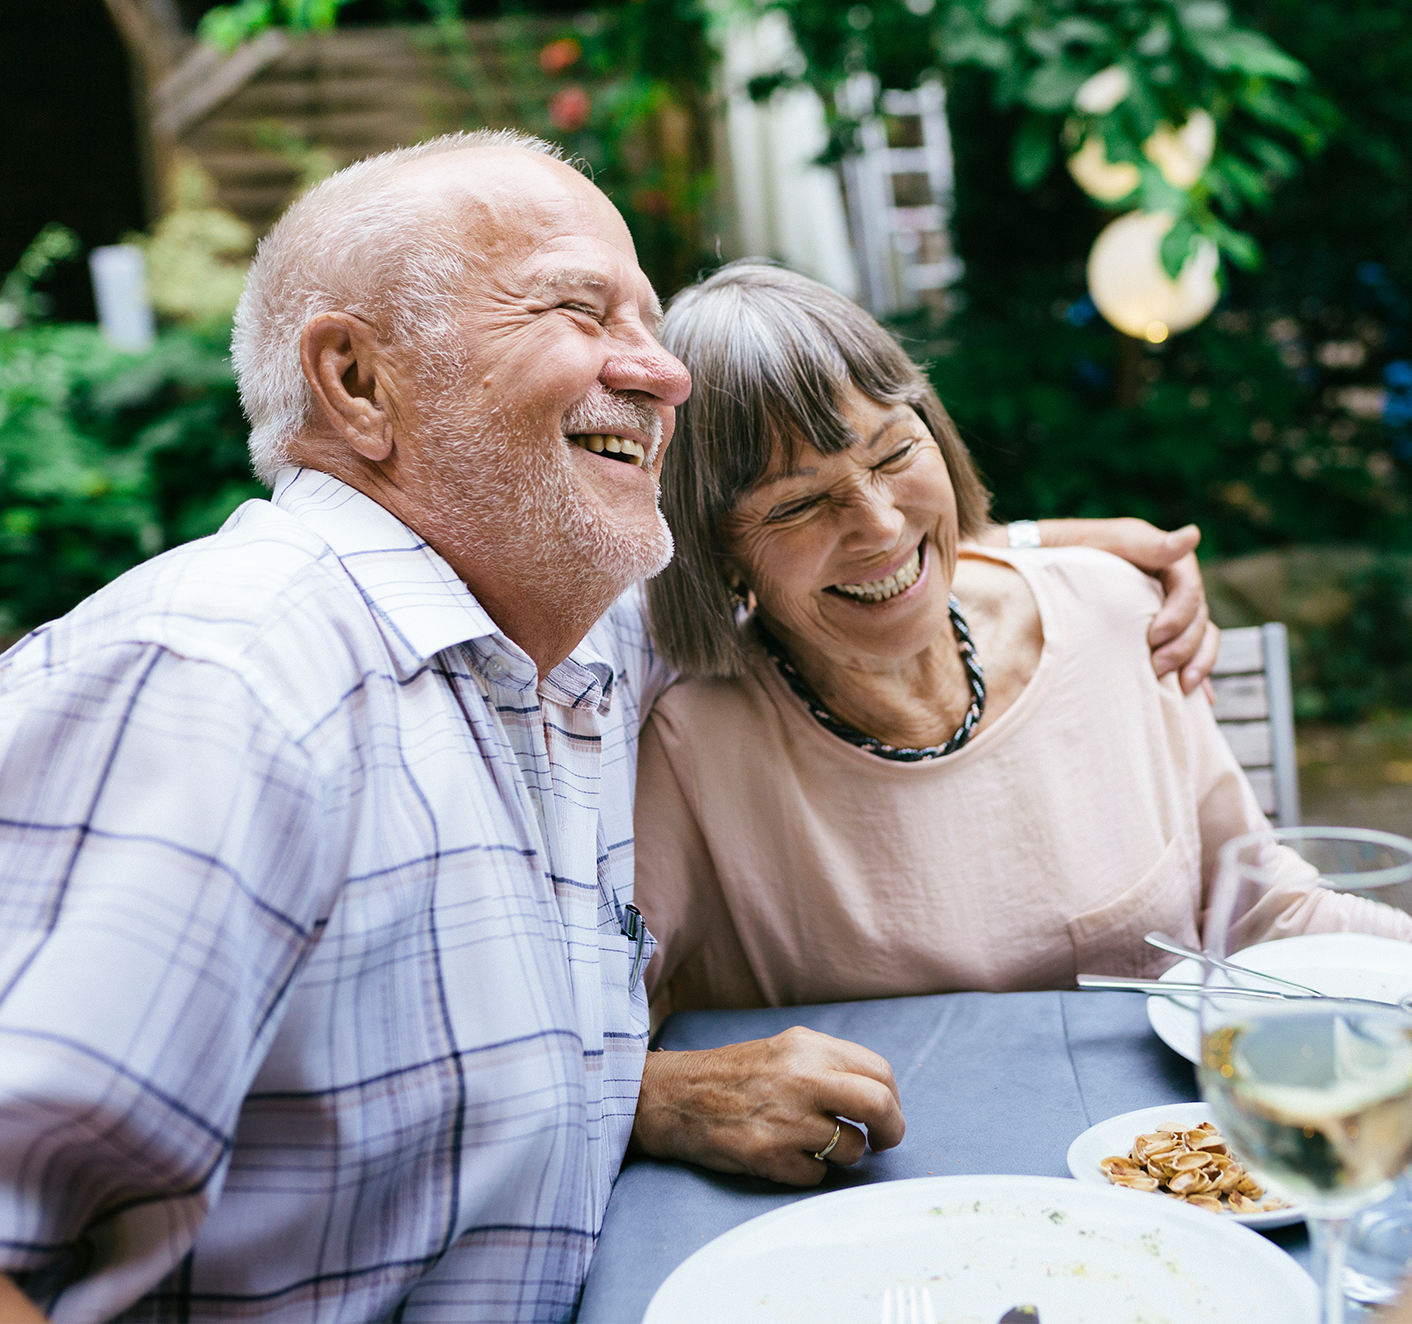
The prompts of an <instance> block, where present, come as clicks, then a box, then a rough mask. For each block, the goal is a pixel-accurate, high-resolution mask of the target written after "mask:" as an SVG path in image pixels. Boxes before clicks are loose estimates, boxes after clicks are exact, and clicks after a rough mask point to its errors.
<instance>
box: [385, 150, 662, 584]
mask: <svg viewBox="0 0 1412 1324" xmlns="http://www.w3.org/2000/svg"><path fill="white" fill-rule="evenodd" d="M472 156H474V160H473V163H472V164H473V167H474V178H475V191H474V194H471V193H470V192H469V191H467V192H466V195H465V198H464V202H462V201H461V200H460V199H457V198H455V190H456V189H457V187H458V186H457V181H456V174H455V172H456V170H457V169H458V166H459V167H460V168H462V169H464V168H465V161H464V160H463V157H464V158H470V157H472ZM487 158H490V159H487ZM502 163H503V168H500V169H497V166H500V165H501V164H502ZM409 174H413V176H414V178H413V180H412V181H411V182H412V183H413V184H414V185H420V186H424V187H429V188H436V189H438V190H443V189H449V190H450V191H451V194H452V197H453V205H454V206H455V207H456V208H457V210H458V212H459V214H461V215H463V216H464V217H465V222H464V223H465V235H466V239H465V242H466V246H467V248H468V249H470V250H472V251H473V252H474V253H475V254H476V261H475V264H474V265H475V271H476V274H475V275H473V277H472V279H471V282H470V285H469V288H468V289H467V290H466V292H465V298H464V313H463V314H462V315H461V316H460V317H459V318H458V329H457V335H456V337H455V340H456V343H455V344H454V345H447V346H445V349H446V350H448V351H450V354H449V356H448V357H449V358H450V360H451V362H453V363H454V364H455V366H454V367H448V366H445V360H444V359H443V358H442V356H440V355H439V356H437V357H438V360H439V361H438V363H437V364H435V365H434V366H432V367H430V368H429V369H426V370H423V369H421V368H419V365H418V364H417V363H416V362H415V361H411V360H409V361H408V362H407V363H406V365H405V366H406V378H405V380H407V381H408V382H409V384H411V383H415V384H414V385H412V389H411V390H410V391H408V392H407V394H406V396H405V397H404V403H405V405H406V406H407V408H406V411H405V425H406V429H407V431H406V438H407V442H408V445H407V447H406V448H405V450H406V458H408V459H409V460H410V461H411V466H410V468H414V469H415V470H416V471H417V473H416V474H415V475H414V474H413V473H412V472H408V473H407V474H406V477H407V478H408V479H409V480H411V481H413V482H418V481H420V485H422V486H424V487H426V488H430V489H433V491H428V492H426V493H425V496H428V497H434V499H433V500H432V501H431V502H430V503H429V504H430V505H431V506H432V507H433V508H435V509H439V511H440V515H439V516H438V518H448V517H449V518H452V519H454V520H455V521H456V522H457V523H458V524H459V525H460V533H461V536H462V537H463V538H464V537H465V536H466V534H467V533H469V534H470V535H471V536H472V538H473V540H474V542H475V544H476V550H477V552H478V553H479V554H483V555H486V556H492V557H506V558H509V559H511V560H513V561H514V562H515V563H516V564H517V565H520V566H523V567H525V568H526V569H529V568H531V567H532V568H533V572H534V573H536V574H538V575H542V576H546V577H548V578H550V579H552V580H555V581H559V580H563V581H564V583H565V588H566V589H567V588H568V586H569V581H571V580H574V579H577V578H579V577H581V576H582V575H583V574H584V573H591V574H594V575H597V576H599V577H600V578H601V579H602V580H603V581H604V582H605V586H607V585H608V584H611V585H612V587H613V595H614V596H616V593H617V592H621V591H622V589H624V588H626V587H627V586H628V585H629V584H631V583H633V582H634V581H635V580H637V579H640V578H643V577H644V576H647V575H651V574H655V573H656V572H657V571H658V570H660V569H661V568H662V566H664V565H665V564H666V563H667V561H668V560H669V559H670V557H671V535H670V534H669V533H668V531H667V527H666V524H665V522H664V521H663V519H662V516H661V513H660V511H659V510H658V508H657V473H658V470H659V468H660V465H661V459H662V451H663V449H664V448H665V446H666V444H667V442H668V441H669V440H670V438H671V433H672V427H673V421H674V412H673V411H674V406H676V405H678V404H680V403H681V402H682V401H683V400H685V398H686V395H687V392H688V390H689V389H690V379H689V377H688V376H687V373H686V369H685V368H684V367H682V365H681V364H680V363H679V362H678V361H677V360H676V359H675V358H673V357H672V356H671V355H670V354H668V353H667V352H666V351H665V350H664V349H663V348H662V347H661V346H660V345H659V344H658V343H657V340H656V329H657V321H658V318H659V317H660V311H661V310H660V306H659V304H658V301H657V297H656V295H655V294H654V293H653V291H652V287H651V285H650V284H649V283H648V280H647V278H646V276H645V275H644V274H643V273H642V271H641V269H640V268H639V267H638V265H637V258H636V254H635V252H634V249H633V244H632V239H631V236H630V235H629V233H628V229H627V226H626V225H625V224H624V223H623V219H622V217H621V216H620V215H619V214H618V212H617V211H616V209H615V208H614V207H613V206H612V204H611V203H610V202H609V201H608V199H607V198H606V197H604V195H603V194H602V193H601V192H599V190H598V189H597V188H595V187H594V186H593V185H592V184H591V183H589V181H588V180H586V179H585V178H584V177H583V176H581V175H580V174H578V172H576V171H574V170H572V169H570V168H569V167H567V166H565V165H563V164H561V163H559V162H556V161H553V160H551V159H549V158H547V157H541V156H536V155H533V154H530V153H527V152H523V151H489V150H482V151H479V152H476V153H474V154H471V153H466V154H452V155H448V156H446V157H440V158H433V159H431V160H428V161H427V162H425V163H424V164H420V163H419V164H418V165H415V166H413V167H411V168H410V169H409ZM416 175H421V176H422V178H421V179H417V178H415V176H416ZM473 587H474V585H473Z"/></svg>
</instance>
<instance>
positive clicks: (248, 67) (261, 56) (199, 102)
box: [152, 28, 290, 138]
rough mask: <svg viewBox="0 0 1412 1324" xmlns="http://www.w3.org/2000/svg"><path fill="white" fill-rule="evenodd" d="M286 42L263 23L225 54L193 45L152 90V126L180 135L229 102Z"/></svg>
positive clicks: (287, 39)
mask: <svg viewBox="0 0 1412 1324" xmlns="http://www.w3.org/2000/svg"><path fill="white" fill-rule="evenodd" d="M289 46H290V42H289V38H288V37H286V36H285V34H284V33H283V32H281V31H280V30H279V29H278V28H267V29H266V30H265V31H264V32H262V33H261V34H260V35H259V36H258V37H256V38H255V40H254V41H247V42H245V43H244V44H243V45H241V46H238V47H237V48H236V49H235V50H233V51H232V52H231V53H230V54H229V55H227V54H225V53H224V52H222V51H218V50H213V49H212V48H211V47H209V46H197V47H196V48H195V50H193V51H191V52H189V53H188V54H187V55H186V56H185V57H184V58H183V59H182V60H181V62H180V63H179V64H178V65H177V66H176V67H175V68H174V69H172V70H171V72H170V73H168V74H167V76H166V77H165V78H164V79H162V81H161V82H160V83H158V84H157V86H156V87H155V88H154V89H153V92H152V124H153V127H154V128H155V129H156V130H157V132H158V133H160V134H163V135H164V136H166V137H168V138H179V137H180V136H181V135H182V134H183V133H185V132H186V131H187V130H188V129H190V128H192V127H193V126H194V125H196V124H199V123H200V122H201V121H202V120H203V119H205V118H206V116H207V115H209V114H210V113H211V112H212V111H213V110H215V109H216V107H217V106H220V105H223V104H224V103H225V102H227V101H229V100H230V99H231V97H233V96H234V95H235V94H236V93H237V92H239V91H240V89H241V88H242V87H244V86H245V85H246V84H247V83H248V82H250V80H251V79H252V78H254V77H255V76H256V75H257V74H258V73H260V71H261V70H263V69H266V68H268V67H269V66H270V65H272V64H273V63H274V62H275V61H276V60H278V59H279V57H280V56H281V55H283V54H284V53H285V52H286V51H287V50H288V49H289Z"/></svg>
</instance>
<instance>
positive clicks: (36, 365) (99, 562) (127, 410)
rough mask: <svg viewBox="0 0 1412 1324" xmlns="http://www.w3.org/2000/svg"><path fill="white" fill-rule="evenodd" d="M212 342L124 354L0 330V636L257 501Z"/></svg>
mask: <svg viewBox="0 0 1412 1324" xmlns="http://www.w3.org/2000/svg"><path fill="white" fill-rule="evenodd" d="M228 335H229V328H227V329H226V331H225V333H224V334H221V333H212V334H209V335H202V334H198V333H196V332H193V331H187V330H183V329H180V328H173V329H169V330H165V331H163V332H162V333H161V335H160V336H159V337H158V338H157V342H156V343H155V344H154V345H153V347H152V348H151V349H150V350H148V351H146V352H144V353H142V354H132V353H128V352H125V351H123V350H119V349H116V348H114V347H113V346H112V345H110V344H109V343H108V342H107V341H106V340H105V339H104V338H103V335H102V333H101V332H100V331H99V330H98V328H97V327H95V326H86V325H72V324H66V325H43V324H39V325H34V326H29V327H21V328H17V329H13V330H3V331H0V634H3V635H7V636H9V635H13V634H14V633H16V632H17V631H19V630H22V629H26V628H29V627H32V626H34V625H37V624H39V623H40V622H42V621H44V620H47V619H49V618H50V617H53V616H57V615H60V614H62V613H63V612H65V611H67V610H68V609H69V608H70V607H72V606H73V605H74V603H76V602H77V601H78V600H79V599H80V598H82V597H84V596H85V595H87V594H89V593H92V592H93V591H94V590H95V589H97V588H100V587H102V585H103V584H105V583H107V581H108V580H110V579H112V578H113V577H114V576H115V575H118V574H121V573H122V572H123V571H124V570H127V569H128V568H129V567H131V566H133V565H136V564H137V563H138V562H139V561H141V560H143V559H144V558H146V557H148V556H151V555H153V554H154V553H156V552H160V551H162V550H163V549H164V548H166V547H172V546H175V545H177V544H178V543H182V542H185V541H187V540H188V539H191V538H196V537H200V536H202V535H203V534H207V533H211V532H213V531H214V530H215V529H217V528H219V527H220V524H221V522H222V521H223V520H224V519H225V517H226V516H227V515H228V514H229V513H230V512H231V511H232V510H234V509H235V507H236V506H238V505H239V504H240V503H241V502H242V501H244V500H246V499H247V498H248V497H251V496H258V495H261V494H262V493H263V491H264V489H263V488H262V487H261V486H260V485H259V484H258V483H257V482H256V481H255V480H254V479H253V478H252V477H251V475H250V466H249V460H248V458H247V455H246V450H245V436H246V428H245V421H244V419H243V418H242V417H241V414H240V409H239V404H238V402H237V399H236V392H235V381H234V378H233V377H232V375H231V369H230V363H229V359H228V356H227V350H226V344H225V339H226V336H228Z"/></svg>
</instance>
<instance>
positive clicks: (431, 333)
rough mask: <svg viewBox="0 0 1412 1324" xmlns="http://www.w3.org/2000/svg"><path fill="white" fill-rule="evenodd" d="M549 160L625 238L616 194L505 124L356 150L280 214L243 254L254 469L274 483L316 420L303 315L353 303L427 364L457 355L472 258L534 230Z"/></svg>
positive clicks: (575, 199)
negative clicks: (365, 153)
mask: <svg viewBox="0 0 1412 1324" xmlns="http://www.w3.org/2000/svg"><path fill="white" fill-rule="evenodd" d="M453 155H455V156H460V157H463V158H464V159H463V160H461V161H454V162H453V160H452V159H450V158H452V157H453ZM453 166H454V168H450V167H453ZM546 172H549V173H552V174H553V176H554V177H555V178H554V181H553V182H554V183H555V184H556V185H557V186H558V187H557V189H556V190H555V191H556V192H557V194H558V195H559V197H560V198H562V199H565V200H570V201H571V205H574V206H579V207H582V208H584V209H585V210H592V209H596V208H600V207H601V208H604V209H606V213H611V214H612V218H613V219H612V221H611V222H609V223H610V224H613V223H616V225H617V226H619V227H621V229H622V234H623V236H624V237H626V235H627V228H626V226H625V225H624V224H623V222H622V218H621V217H619V216H618V215H617V213H616V211H614V209H613V206H612V204H611V203H610V202H609V201H608V199H607V198H606V197H604V196H603V194H602V193H601V192H599V190H598V189H597V188H595V187H594V185H593V184H592V183H590V182H589V181H588V180H587V179H585V178H584V177H583V176H582V175H581V174H579V173H578V172H577V171H575V170H574V169H573V168H572V167H571V166H569V165H567V164H565V163H564V161H563V160H562V158H561V155H560V152H559V149H558V148H557V147H555V146H553V145H552V144H550V143H547V142H544V141H543V140H541V139H538V138H532V137H530V136H529V135H527V134H519V133H515V132H512V131H510V130H501V131H491V130H481V131H479V132H476V133H462V134H450V135H447V136H445V137H442V138H435V139H432V140H431V141H429V142H425V143H421V144H419V145H418V146H416V147H408V148H403V149H401V150H399V151H395V152H386V153H384V154H383V155H381V156H375V157H370V158H368V159H367V160H365V161H359V162H358V163H357V164H355V165H352V166H349V167H348V168H347V169H345V170H341V171H339V172H338V173H337V174H335V175H332V176H330V177H329V178H328V179H326V180H324V181H323V182H322V183H320V184H318V185H316V186H315V187H314V188H312V189H311V190H310V191H309V192H308V193H306V194H305V195H304V196H303V197H301V198H300V199H299V200H298V201H297V202H295V203H294V204H293V205H292V206H291V207H290V208H289V210H288V211H286V212H285V214H284V215H283V216H282V217H281V218H280V220H279V221H278V223H277V224H276V225H275V226H274V228H273V229H271V230H270V232H269V234H267V235H266V236H265V238H264V239H263V240H262V241H261V243H260V248H259V251H258V252H257V254H256V256H255V261H254V262H253V263H252V265H251V268H250V274H249V276H248V278H247V279H246V283H245V292H244V294H243V295H242V296H241V300H240V306H239V308H238V309H237V310H236V315H235V335H234V337H233V339H232V345H231V348H232V357H233V360H234V364H235V372H236V378H237V380H238V382H239V384H240V399H241V404H242V405H243V406H244V409H245V414H246V417H247V418H248V419H249V420H250V425H251V432H250V457H251V461H252V463H253V465H254V468H255V472H256V473H257V474H258V475H259V477H260V478H261V479H263V480H264V481H265V482H266V483H273V481H274V476H275V474H276V472H277V471H278V470H279V469H280V468H281V467H282V466H283V465H284V464H286V463H287V462H288V458H289V451H290V447H291V445H292V443H293V442H294V441H295V440H296V439H297V438H298V437H299V436H300V434H301V433H302V432H303V431H304V429H305V428H306V426H307V425H308V424H309V422H310V421H311V419H312V418H313V409H314V401H313V396H312V393H311V392H310V390H309V386H308V383H307V382H306V381H305V378H304V373H303V370H302V368H301V366H300V349H299V345H300V336H301V334H302V332H303V329H304V327H305V326H306V325H307V324H308V322H309V321H310V320H311V319H312V318H314V317H317V316H318V315H319V314H321V313H331V312H348V313H353V314H354V315H356V316H358V317H360V318H362V319H363V320H364V321H366V322H368V323H369V324H370V325H371V326H373V327H374V328H375V329H376V330H377V332H378V334H379V335H380V336H381V337H383V338H384V339H387V340H391V341H395V342H398V343H401V344H406V345H415V346H416V347H417V352H418V356H419V358H420V359H421V361H422V362H423V363H424V364H425V366H426V367H428V368H429V369H432V370H435V369H436V368H437V367H438V366H447V367H450V366H452V365H451V364H450V363H446V364H445V365H441V364H439V362H438V361H439V360H440V359H442V358H445V357H446V356H447V355H449V354H452V353H454V350H453V349H452V348H451V346H452V344H453V343H454V337H453V336H452V335H451V334H450V332H451V330H452V328H453V327H454V325H455V323H456V319H457V315H458V312H459V310H460V308H461V298H462V293H463V291H464V290H465V289H466V286H467V284H468V283H469V282H470V281H471V280H473V279H474V277H475V275H476V274H477V271H478V270H484V269H485V268H487V267H489V266H493V265H494V264H496V263H497V262H498V261H500V260H503V259H504V258H505V257H507V256H508V255H509V253H510V251H512V250H513V249H514V248H515V247H516V246H519V245H523V244H525V243H529V242H533V232H534V229H535V226H536V223H537V220H538V218H539V210H540V209H542V203H537V202H536V201H535V198H536V197H537V196H542V194H543V192H544V188H543V186H544V184H545V183H546V182H547V181H546V179H545V174H546ZM536 184H537V185H538V189H536V187H535V185H536ZM606 213H605V215H604V217H603V218H600V219H606ZM627 242H628V243H631V240H630V239H629V240H627Z"/></svg>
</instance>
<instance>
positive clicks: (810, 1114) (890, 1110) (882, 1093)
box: [632, 1026, 907, 1186]
mask: <svg viewBox="0 0 1412 1324" xmlns="http://www.w3.org/2000/svg"><path fill="white" fill-rule="evenodd" d="M839 1117H850V1118H852V1119H853V1120H854V1121H856V1122H861V1123H862V1124H863V1126H865V1127H867V1130H868V1134H867V1137H866V1139H865V1138H864V1135H863V1132H862V1131H860V1130H859V1129H858V1127H856V1126H850V1125H849V1124H848V1123H847V1122H843V1123H840V1125H841V1128H842V1129H841V1131H840V1133H839V1138H838V1144H836V1145H835V1146H834V1148H833V1152H832V1153H830V1154H829V1156H828V1159H827V1160H826V1161H825V1160H819V1159H816V1158H815V1157H814V1155H815V1154H816V1153H817V1152H818V1151H820V1150H822V1149H823V1148H824V1147H825V1146H826V1145H827V1144H828V1143H829V1141H830V1140H831V1139H832V1138H833V1132H834V1126H835V1123H836V1119H837V1118H839ZM906 1129H907V1123H906V1122H905V1121H903V1118H902V1107H901V1104H900V1102H899V1100H898V1095H897V1082H896V1081H894V1080H893V1078H892V1068H891V1067H890V1066H888V1064H887V1062H886V1061H885V1060H884V1059H883V1058H881V1057H879V1056H878V1055H877V1054H876V1053H874V1052H871V1051H870V1050H869V1049H866V1048H863V1047H860V1046H859V1045H858V1044H852V1043H848V1042H846V1041H845V1040H843V1039H834V1038H832V1037H831V1036H829V1035H826V1034H818V1033H816V1032H815V1031H813V1030H806V1029H804V1028H803V1027H802V1026H795V1027H794V1028H793V1029H790V1030H786V1031H785V1032H784V1033H783V1034H777V1035H775V1036H774V1037H773V1038H772V1039H754V1040H751V1041H750V1042H749V1043H743V1044H731V1045H730V1046H728V1047H726V1048H712V1049H706V1050H703V1051H700V1052H681V1053H676V1052H657V1053H648V1055H647V1063H646V1065H645V1067H644V1068H643V1072H642V1092H641V1094H640V1095H639V1096H638V1102H637V1117H636V1120H635V1121H634V1123H633V1132H632V1136H633V1145H634V1147H635V1148H637V1149H639V1150H640V1151H642V1152H643V1153H646V1154H650V1155H652V1156H653V1157H654V1158H673V1159H684V1160H686V1161H687V1162H690V1163H699V1164H700V1165H701V1166H702V1167H704V1168H714V1169H715V1170H716V1171H717V1172H748V1173H750V1174H751V1175H753V1176H756V1177H768V1178H769V1179H770V1180H772V1181H777V1182H784V1183H786V1184H788V1185H790V1186H817V1185H818V1184H819V1183H820V1182H821V1181H823V1179H824V1174H825V1172H826V1171H827V1170H828V1164H830V1163H833V1164H838V1165H840V1166H843V1167H846V1166H848V1165H849V1164H851V1163H856V1162H857V1161H858V1160H859V1159H860V1158H862V1157H863V1153H864V1151H865V1149H867V1148H868V1146H869V1145H871V1147H872V1148H873V1149H874V1150H881V1149H891V1148H892V1147H893V1146H894V1145H896V1144H897V1143H898V1142H899V1141H900V1140H901V1139H902V1135H903V1132H905V1131H906Z"/></svg>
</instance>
